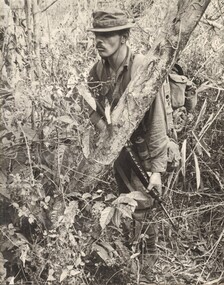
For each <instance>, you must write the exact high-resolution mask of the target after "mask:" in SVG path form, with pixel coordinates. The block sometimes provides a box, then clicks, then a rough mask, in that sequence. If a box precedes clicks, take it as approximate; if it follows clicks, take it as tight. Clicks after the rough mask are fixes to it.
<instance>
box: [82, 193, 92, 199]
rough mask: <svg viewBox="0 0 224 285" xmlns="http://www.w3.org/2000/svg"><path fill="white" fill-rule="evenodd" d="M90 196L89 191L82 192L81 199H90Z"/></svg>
mask: <svg viewBox="0 0 224 285" xmlns="http://www.w3.org/2000/svg"><path fill="white" fill-rule="evenodd" d="M90 198H92V195H91V194H90V193H84V194H83V195H82V199H83V200H86V199H90Z"/></svg>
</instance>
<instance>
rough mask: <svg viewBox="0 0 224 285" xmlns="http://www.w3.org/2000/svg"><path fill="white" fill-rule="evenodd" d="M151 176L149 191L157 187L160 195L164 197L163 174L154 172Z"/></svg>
mask: <svg viewBox="0 0 224 285" xmlns="http://www.w3.org/2000/svg"><path fill="white" fill-rule="evenodd" d="M150 174H151V175H150V176H149V186H148V188H147V189H148V190H149V191H150V190H151V189H152V188H153V187H155V188H156V189H157V191H158V192H159V195H160V196H162V180H161V174H160V173H159V172H153V173H150Z"/></svg>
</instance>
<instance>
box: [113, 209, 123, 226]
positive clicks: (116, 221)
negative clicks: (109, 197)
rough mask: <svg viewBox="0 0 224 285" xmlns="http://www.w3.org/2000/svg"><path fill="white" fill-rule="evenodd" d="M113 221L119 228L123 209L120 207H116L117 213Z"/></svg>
mask: <svg viewBox="0 0 224 285" xmlns="http://www.w3.org/2000/svg"><path fill="white" fill-rule="evenodd" d="M112 222H113V224H114V225H115V226H116V227H117V228H119V227H120V224H121V211H119V210H118V209H115V213H114V215H113V217H112Z"/></svg>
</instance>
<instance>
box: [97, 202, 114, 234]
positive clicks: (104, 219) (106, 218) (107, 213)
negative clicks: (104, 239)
mask: <svg viewBox="0 0 224 285" xmlns="http://www.w3.org/2000/svg"><path fill="white" fill-rule="evenodd" d="M114 211H115V209H114V208H113V207H106V208H105V209H104V210H103V211H102V213H101V217H100V226H101V228H102V229H105V227H106V226H107V225H108V224H109V223H110V221H111V219H112V217H113V215H114Z"/></svg>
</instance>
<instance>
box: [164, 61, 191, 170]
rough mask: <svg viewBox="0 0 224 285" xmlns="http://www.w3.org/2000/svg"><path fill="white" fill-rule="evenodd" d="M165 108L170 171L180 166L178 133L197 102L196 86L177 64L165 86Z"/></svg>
mask: <svg viewBox="0 0 224 285" xmlns="http://www.w3.org/2000/svg"><path fill="white" fill-rule="evenodd" d="M162 88H163V94H164V108H165V114H166V123H167V136H168V138H169V142H168V153H167V155H168V171H172V170H174V169H176V168H177V167H178V166H179V163H180V159H181V155H180V150H179V145H178V133H180V132H181V131H183V129H184V127H185V125H186V123H187V115H188V113H190V112H192V111H193V110H194V108H195V107H196V104H197V94H196V92H195V91H196V88H195V86H194V85H193V84H192V82H191V81H189V80H188V78H187V77H186V76H184V73H183V70H182V68H181V67H180V66H179V65H178V64H175V65H174V68H173V69H172V71H171V73H170V74H169V75H168V77H167V78H166V80H165V82H164V84H163V86H162Z"/></svg>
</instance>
